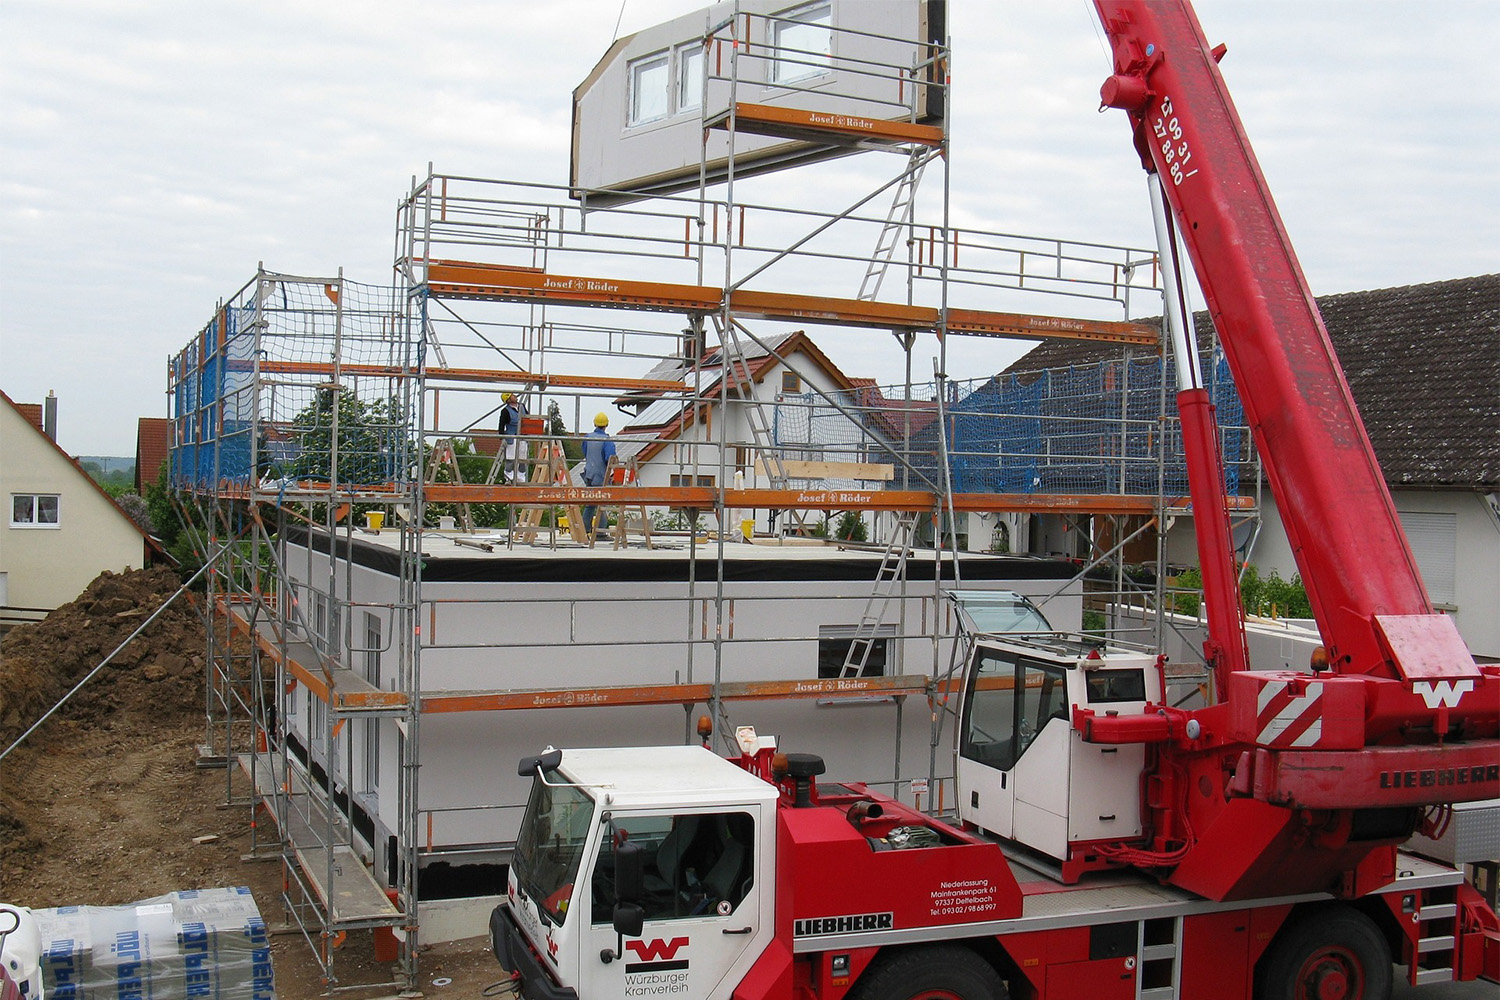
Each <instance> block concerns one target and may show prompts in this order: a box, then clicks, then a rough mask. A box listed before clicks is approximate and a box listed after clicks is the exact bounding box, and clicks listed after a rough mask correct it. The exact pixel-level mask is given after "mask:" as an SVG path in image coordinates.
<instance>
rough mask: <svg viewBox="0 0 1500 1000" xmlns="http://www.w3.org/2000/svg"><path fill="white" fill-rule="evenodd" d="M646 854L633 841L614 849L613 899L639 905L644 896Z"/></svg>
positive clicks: (625, 842)
mask: <svg viewBox="0 0 1500 1000" xmlns="http://www.w3.org/2000/svg"><path fill="white" fill-rule="evenodd" d="M645 869H646V852H645V850H644V849H643V848H642V847H641V845H640V844H637V843H636V842H635V841H633V840H627V841H624V842H623V843H621V844H620V845H618V846H617V847H616V848H615V899H618V900H619V901H620V902H622V903H639V902H640V901H641V897H642V896H644V895H645V894H646V891H645V885H646V876H645Z"/></svg>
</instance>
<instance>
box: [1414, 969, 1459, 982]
mask: <svg viewBox="0 0 1500 1000" xmlns="http://www.w3.org/2000/svg"><path fill="white" fill-rule="evenodd" d="M1451 982H1453V970H1452V969H1418V970H1417V979H1416V983H1417V985H1418V986H1426V985H1427V984H1428V983H1451Z"/></svg>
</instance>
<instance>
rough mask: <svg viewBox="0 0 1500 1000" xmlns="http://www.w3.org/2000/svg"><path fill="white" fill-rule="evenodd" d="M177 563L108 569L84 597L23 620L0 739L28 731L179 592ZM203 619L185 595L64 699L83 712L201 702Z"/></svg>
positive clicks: (159, 709)
mask: <svg viewBox="0 0 1500 1000" xmlns="http://www.w3.org/2000/svg"><path fill="white" fill-rule="evenodd" d="M178 586H179V583H178V579H177V575H176V574H175V573H173V572H172V571H171V570H169V569H164V568H158V569H150V570H133V571H130V572H126V573H112V572H109V571H105V572H104V573H103V574H102V575H100V576H99V577H98V578H96V579H95V580H94V582H93V583H91V584H89V586H88V589H87V590H85V591H84V592H83V593H82V594H80V595H79V596H78V599H77V600H75V601H73V602H71V603H69V604H64V605H63V606H62V607H60V608H58V609H57V610H56V611H54V612H52V613H51V614H50V615H48V616H47V617H46V618H45V619H43V620H42V621H40V622H37V623H35V624H32V625H23V626H20V627H18V628H16V629H13V630H12V631H11V632H10V633H9V634H8V635H6V637H5V640H4V643H3V645H0V746H9V745H10V743H11V741H12V740H14V739H15V738H16V737H17V736H19V735H20V734H21V733H22V732H24V731H25V729H26V727H27V726H29V725H31V723H32V722H34V721H35V720H36V719H38V718H40V717H41V715H42V713H44V712H46V711H47V709H49V708H51V707H52V706H53V705H55V704H56V703H57V700H58V699H59V698H61V697H62V696H63V695H64V694H66V693H67V691H68V690H69V689H70V688H72V687H73V685H74V684H76V683H77V682H78V681H79V680H80V679H82V678H83V676H84V675H85V674H87V673H88V672H89V671H90V670H92V669H93V668H94V667H96V666H98V665H99V663H100V662H101V661H102V660H103V659H104V658H105V657H106V656H109V654H110V653H111V652H113V651H114V650H115V648H116V647H117V646H119V645H120V643H122V642H124V641H125V640H126V639H127V638H129V637H130V635H131V633H132V632H134V631H135V630H136V629H137V628H139V627H140V625H141V623H143V622H145V621H146V620H147V619H148V618H150V617H151V614H152V613H153V612H154V611H156V610H157V609H158V608H160V607H161V605H162V604H163V603H164V602H166V601H167V600H168V599H169V598H171V597H172V595H173V594H175V593H176V592H177V589H178ZM204 648H205V637H204V631H203V624H202V620H201V619H200V618H199V615H198V612H197V610H195V608H194V606H193V604H191V603H190V602H189V600H188V597H187V596H186V595H184V596H182V597H179V598H177V600H176V601H175V602H173V604H172V605H171V606H170V607H168V608H167V609H166V611H164V612H163V613H162V614H161V615H160V616H159V617H158V618H157V619H156V620H155V621H153V622H152V623H151V624H150V625H148V626H147V627H146V629H145V631H143V632H142V633H141V635H139V636H137V637H136V638H135V639H133V640H131V642H130V643H129V644H128V645H126V646H125V648H123V649H121V650H120V652H119V653H118V654H116V655H115V657H114V659H112V660H111V661H110V663H109V666H107V667H105V668H104V670H103V672H101V673H100V674H99V675H98V676H96V677H95V678H94V679H93V680H92V681H90V682H89V684H88V685H87V686H85V687H84V689H83V690H82V691H80V692H79V693H78V694H77V695H75V696H74V698H73V699H72V701H70V702H69V703H68V705H66V706H64V708H63V717H64V718H68V719H72V720H74V721H75V722H98V721H101V720H103V719H105V718H107V717H109V716H110V715H113V714H115V713H118V712H135V711H141V710H143V709H146V710H149V711H151V712H152V713H154V714H158V715H160V714H162V713H178V712H190V711H193V710H194V709H196V708H199V707H201V706H202V697H201V695H200V694H199V692H201V691H202V677H203V654H204Z"/></svg>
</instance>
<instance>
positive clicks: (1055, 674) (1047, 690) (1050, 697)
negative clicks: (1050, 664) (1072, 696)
mask: <svg viewBox="0 0 1500 1000" xmlns="http://www.w3.org/2000/svg"><path fill="white" fill-rule="evenodd" d="M1024 678H1025V679H1024V684H1023V687H1022V693H1021V717H1020V718H1019V719H1018V720H1016V735H1017V737H1018V739H1017V741H1016V759H1017V760H1020V759H1021V755H1022V754H1024V753H1025V752H1026V748H1027V747H1029V746H1031V741H1032V740H1034V739H1036V737H1037V734H1038V733H1040V732H1041V731H1042V730H1043V729H1045V728H1046V726H1047V723H1049V722H1051V721H1052V720H1053V719H1066V718H1067V717H1068V685H1067V684H1066V682H1065V675H1064V674H1063V672H1062V671H1061V670H1054V669H1050V668H1043V667H1035V666H1030V665H1028V666H1027V667H1026V672H1025V674H1024Z"/></svg>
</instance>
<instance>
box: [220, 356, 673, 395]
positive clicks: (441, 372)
mask: <svg viewBox="0 0 1500 1000" xmlns="http://www.w3.org/2000/svg"><path fill="white" fill-rule="evenodd" d="M247 367H248V363H247ZM260 371H261V374H263V375H326V376H332V375H334V374H335V372H337V373H338V374H340V375H351V376H355V375H357V376H362V377H372V378H416V377H417V375H418V374H419V373H418V372H417V371H415V370H413V369H410V368H401V367H400V366H398V365H334V364H333V363H332V362H328V361H262V362H261V363H260ZM421 374H423V375H424V376H425V377H426V379H427V381H429V382H434V381H436V382H514V383H516V384H518V385H530V386H537V387H539V388H543V389H546V388H550V387H553V386H561V387H567V388H583V389H611V390H637V391H645V392H682V391H684V390H686V389H687V383H686V382H683V381H681V380H671V379H654V378H619V377H611V376H604V375H543V374H541V373H539V372H523V371H509V370H505V369H489V368H428V369H427V370H426V371H425V372H422V373H421Z"/></svg>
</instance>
